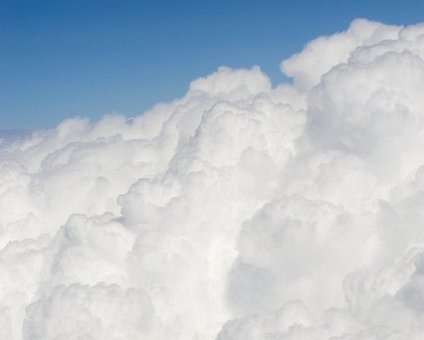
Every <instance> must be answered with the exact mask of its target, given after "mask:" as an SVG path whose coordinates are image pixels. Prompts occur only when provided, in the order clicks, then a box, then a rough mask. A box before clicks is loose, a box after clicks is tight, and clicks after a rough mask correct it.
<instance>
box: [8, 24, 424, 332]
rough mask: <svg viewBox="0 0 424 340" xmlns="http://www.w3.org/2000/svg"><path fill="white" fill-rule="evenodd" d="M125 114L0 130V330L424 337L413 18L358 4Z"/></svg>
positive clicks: (423, 103) (417, 46) (417, 56)
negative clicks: (284, 78)
mask: <svg viewBox="0 0 424 340" xmlns="http://www.w3.org/2000/svg"><path fill="white" fill-rule="evenodd" d="M282 70H283V71H284V72H285V73H286V74H287V75H289V76H291V77H293V84H281V85H278V86H276V87H272V86H271V83H270V81H269V79H268V77H267V76H266V75H265V74H264V73H263V72H262V71H261V70H260V68H259V67H257V66H255V67H252V68H251V69H239V70H234V69H230V68H227V67H222V68H219V69H218V70H217V72H215V73H213V74H211V75H209V76H207V77H204V78H200V79H197V80H195V81H193V82H192V83H191V85H190V88H189V90H188V92H187V94H186V95H185V96H184V97H182V98H180V99H177V100H175V101H173V102H171V103H167V104H158V105H157V106H155V107H154V108H152V109H151V110H150V111H148V112H146V113H144V114H143V115H140V116H137V117H133V118H131V119H128V118H126V117H124V116H120V115H111V116H105V117H104V118H103V119H101V120H100V121H98V122H90V121H89V120H87V119H84V118H76V119H70V120H66V121H64V122H62V123H61V124H60V125H59V126H57V127H56V128H54V129H51V130H44V131H34V132H31V133H30V134H27V135H25V134H24V135H18V136H15V137H13V138H9V137H5V138H3V139H2V140H1V142H0V212H1V214H0V236H1V237H0V338H1V339H12V340H15V339H16V340H21V339H22V340H37V339H39V340H53V339H55V340H59V339H60V340H71V339H101V340H116V339H155V340H161V339H176V340H177V339H184V340H186V339H193V340H194V339H219V340H230V339H231V340H235V339H237V340H238V339H246V340H260V339H262V340H265V339H266V340H270V339H273V340H277V339H279V340H283V339H284V340H289V339H292V340H300V339H308V340H312V339H317V340H322V339H332V340H336V339H337V340H365V339H367V340H369V339H375V340H377V339H393V340H394V339H396V340H399V339H405V340H415V339H416V340H418V339H423V338H424V234H423V233H422V225H423V223H424V214H423V213H422V211H423V206H424V176H423V173H424V170H423V169H424V151H423V150H424V138H423V136H424V134H423V131H424V130H423V129H424V99H423V96H422V95H421V89H422V88H423V87H424V25H415V26H410V27H397V26H388V25H384V24H381V23H376V22H369V21H367V20H363V19H360V20H355V21H354V22H353V23H352V24H351V25H350V27H349V28H348V30H347V31H345V32H342V33H337V34H335V35H332V36H329V37H320V38H318V39H315V40H314V41H312V42H310V43H309V44H307V45H306V46H305V48H304V49H303V51H301V52H300V53H298V54H296V55H294V56H292V57H291V58H289V59H287V60H285V61H283V63H282Z"/></svg>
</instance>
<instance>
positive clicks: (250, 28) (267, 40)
mask: <svg viewBox="0 0 424 340" xmlns="http://www.w3.org/2000/svg"><path fill="white" fill-rule="evenodd" d="M358 17H364V18H368V19H373V20H379V21H383V22H385V23H391V24H413V23H417V22H421V21H424V0H403V1H401V0H385V1H383V0H377V1H371V0H368V1H365V0H355V1H353V0H349V1H347V0H339V1H336V0H332V1H329V0H320V1H318V0H317V1H312V0H309V1H305V0H292V1H289V0H286V1H283V0H281V1H272V0H262V1H259V0H257V1H252V0H243V1H242V0H239V1H235V0H225V1H222V0H215V1H200V0H197V1H194V0H186V1H178V0H174V1H147V0H141V1H125V0H121V1H107V0H103V1H96V0H72V1H65V0H55V1H43V0H39V1H27V0H14V1H9V0H1V1H0V76H1V81H0V130H4V129H17V128H38V127H51V126H54V125H55V124H57V123H58V122H60V121H61V120H63V119H65V118H68V117H73V116H88V117H90V118H91V119H98V118H99V117H101V116H102V115H103V114H105V113H110V112H121V113H124V114H126V115H128V116H131V115H135V114H139V113H142V112H143V111H144V110H146V109H147V108H149V107H150V106H152V105H153V104H155V103H157V102H161V101H169V100H172V99H173V98H176V97H179V96H181V95H183V94H184V93H185V91H186V89H187V86H188V84H189V83H190V81H191V80H193V79H195V78H197V77H200V76H204V75H206V74H208V73H210V72H213V71H214V70H215V69H216V68H217V67H218V66H220V65H227V66H231V67H250V66H252V65H255V64H256V65H259V66H261V68H262V69H263V70H264V71H265V72H266V73H267V74H268V75H269V76H270V77H271V79H272V80H273V82H274V83H278V82H281V81H283V80H284V78H283V76H282V75H281V74H280V71H279V63H280V61H281V60H282V59H283V58H286V57H288V56H290V55H291V54H293V53H295V52H297V51H299V50H300V49H301V48H302V46H303V45H304V44H305V43H306V42H308V41H309V40H311V39H312V38H314V37H317V36H319V35H323V34H331V33H334V32H336V31H340V30H344V29H346V28H347V26H348V25H349V23H350V22H351V21H352V20H353V19H354V18H358Z"/></svg>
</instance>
